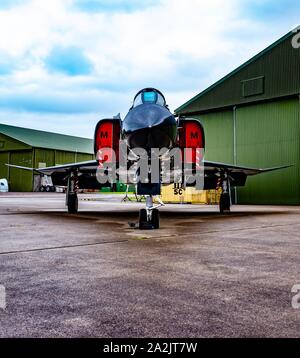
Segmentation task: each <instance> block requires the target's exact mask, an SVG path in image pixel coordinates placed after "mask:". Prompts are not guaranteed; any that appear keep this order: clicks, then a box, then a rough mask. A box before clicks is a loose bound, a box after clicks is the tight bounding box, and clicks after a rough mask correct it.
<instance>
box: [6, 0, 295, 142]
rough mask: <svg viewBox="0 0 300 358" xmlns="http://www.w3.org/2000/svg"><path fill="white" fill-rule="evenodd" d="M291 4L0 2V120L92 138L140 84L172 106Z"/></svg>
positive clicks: (263, 35) (255, 40) (276, 25)
mask: <svg viewBox="0 0 300 358" xmlns="http://www.w3.org/2000/svg"><path fill="white" fill-rule="evenodd" d="M299 12H300V8H299V4H298V0H285V1H283V0H226V1H224V0H222V1H221V0H209V1H207V0H205V1H203V0H185V1H183V0H143V1H141V0H0V123H5V124H11V125H17V126H22V127H28V128H34V129H41V130H47V131H52V132H59V133H64V134H70V135H77V136H83V137H92V136H93V132H94V128H95V125H96V123H97V121H98V120H99V119H101V118H107V117H108V118H109V117H111V116H114V115H116V114H118V113H119V112H120V113H121V116H122V118H124V116H125V115H126V113H127V110H128V108H129V107H130V106H131V104H132V100H133V97H134V95H135V93H136V92H138V91H139V90H140V89H142V88H144V87H155V88H158V89H159V90H161V91H162V92H163V93H164V95H165V97H166V100H167V103H168V104H169V107H170V109H171V110H172V111H173V110H175V109H176V108H177V107H179V106H180V105H182V104H183V103H184V102H186V101H187V100H189V99H190V98H191V97H193V96H194V95H196V94H198V93H199V92H200V91H202V90H204V89H205V88H207V87H208V86H209V85H211V84H213V83H214V82H216V81H217V80H219V79H220V78H221V77H223V76H224V75H226V74H227V73H229V72H230V71H232V70H233V69H235V68H236V67H237V66H239V65H240V64H242V63H243V62H245V61H247V60H248V59H249V58H250V57H252V56H254V55H255V54H256V53H258V52H259V51H261V50H263V49H264V48H265V47H267V46H268V45H270V44H271V43H272V42H274V41H276V40H277V39H278V38H280V37H281V36H283V35H285V34H286V33H287V32H289V31H290V30H292V29H293V28H295V27H296V26H297V25H299V23H300V21H299V19H300V16H299Z"/></svg>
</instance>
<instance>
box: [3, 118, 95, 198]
mask: <svg viewBox="0 0 300 358" xmlns="http://www.w3.org/2000/svg"><path fill="white" fill-rule="evenodd" d="M93 158H94V154H93V140H91V139H87V138H81V137H73V136H67V135H62V134H57V133H51V132H44V131H37V130H33V129H28V128H21V127H15V126H9V125H5V124H0V178H6V179H8V181H9V184H10V190H11V191H33V190H37V185H38V180H39V176H36V175H34V174H33V173H32V172H30V171H25V170H19V169H16V168H9V167H7V166H6V165H5V164H6V163H7V164H15V165H21V166H25V167H31V168H33V167H35V168H41V167H46V166H47V167H48V166H53V165H58V164H68V163H74V162H80V161H85V160H91V159H93Z"/></svg>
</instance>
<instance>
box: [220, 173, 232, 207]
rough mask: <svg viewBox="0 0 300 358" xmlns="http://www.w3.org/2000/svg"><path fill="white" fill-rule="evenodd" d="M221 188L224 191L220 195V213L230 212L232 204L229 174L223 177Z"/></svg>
mask: <svg viewBox="0 0 300 358" xmlns="http://www.w3.org/2000/svg"><path fill="white" fill-rule="evenodd" d="M221 188H222V193H221V196H220V203H219V209H220V213H221V214H223V213H228V212H230V206H231V195H230V181H229V178H228V175H227V174H224V175H222V177H221Z"/></svg>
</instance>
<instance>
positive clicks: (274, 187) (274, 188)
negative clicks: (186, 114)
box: [198, 98, 300, 205]
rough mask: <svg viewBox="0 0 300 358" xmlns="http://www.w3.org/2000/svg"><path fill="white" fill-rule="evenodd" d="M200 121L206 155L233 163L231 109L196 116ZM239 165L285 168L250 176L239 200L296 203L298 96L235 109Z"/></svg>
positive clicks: (299, 193)
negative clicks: (281, 166) (291, 165)
mask: <svg viewBox="0 0 300 358" xmlns="http://www.w3.org/2000/svg"><path fill="white" fill-rule="evenodd" d="M198 118H199V119H200V121H201V122H202V123H203V125H204V129H205V136H206V152H205V158H206V159H207V160H214V161H222V162H227V163H232V164H234V156H233V147H234V143H233V110H231V111H228V110H227V111H224V112H215V113H210V114H205V115H202V116H198ZM236 154H237V157H236V160H237V164H238V165H245V166H250V167H262V168H265V167H273V166H280V165H287V164H294V166H293V167H291V168H288V169H283V170H279V171H276V172H271V173H265V174H260V175H257V176H254V177H248V179H247V184H246V186H245V187H243V188H239V189H238V191H237V199H238V203H239V204H291V205H293V204H296V205H299V204H300V105H299V99H298V98H291V99H285V100H280V101H273V102H268V103H260V104H252V105H249V106H243V107H238V108H237V109H236Z"/></svg>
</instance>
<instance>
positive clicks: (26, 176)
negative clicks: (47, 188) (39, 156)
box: [9, 150, 33, 191]
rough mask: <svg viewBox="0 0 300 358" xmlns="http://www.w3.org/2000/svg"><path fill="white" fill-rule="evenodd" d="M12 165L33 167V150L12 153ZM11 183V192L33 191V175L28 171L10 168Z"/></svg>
mask: <svg viewBox="0 0 300 358" xmlns="http://www.w3.org/2000/svg"><path fill="white" fill-rule="evenodd" d="M10 163H11V164H15V165H21V166H24V167H32V164H33V163H32V150H28V151H25V150H23V151H14V152H11V153H10ZM9 183H10V190H11V191H32V183H33V174H32V172H30V171H27V170H26V171H25V170H20V169H16V168H10V169H9Z"/></svg>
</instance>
